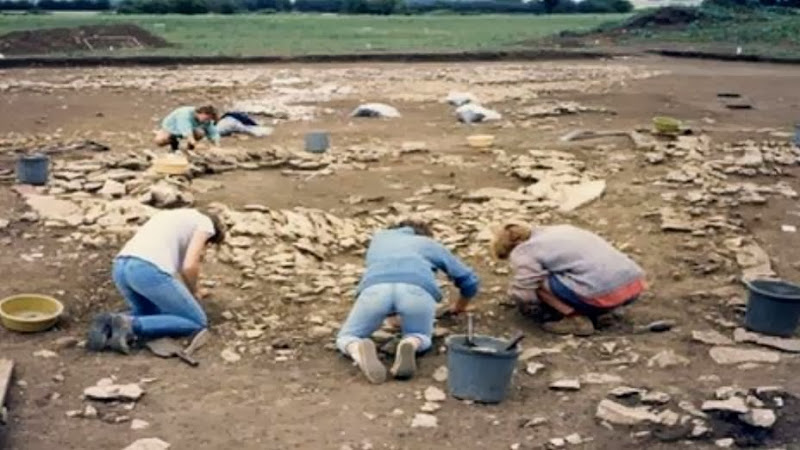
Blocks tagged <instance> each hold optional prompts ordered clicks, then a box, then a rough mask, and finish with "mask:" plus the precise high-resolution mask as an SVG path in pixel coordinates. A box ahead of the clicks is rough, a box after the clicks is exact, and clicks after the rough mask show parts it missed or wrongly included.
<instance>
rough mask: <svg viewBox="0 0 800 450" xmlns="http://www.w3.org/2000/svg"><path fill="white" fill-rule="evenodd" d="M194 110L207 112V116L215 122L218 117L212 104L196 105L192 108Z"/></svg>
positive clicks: (200, 112) (201, 112)
mask: <svg viewBox="0 0 800 450" xmlns="http://www.w3.org/2000/svg"><path fill="white" fill-rule="evenodd" d="M194 112H196V113H197V114H208V115H209V116H211V120H213V121H214V122H216V121H217V120H218V118H219V115H218V114H217V108H214V106H212V105H203V106H198V107H197V108H195V109H194Z"/></svg>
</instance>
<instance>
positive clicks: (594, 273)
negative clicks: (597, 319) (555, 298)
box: [509, 225, 645, 308]
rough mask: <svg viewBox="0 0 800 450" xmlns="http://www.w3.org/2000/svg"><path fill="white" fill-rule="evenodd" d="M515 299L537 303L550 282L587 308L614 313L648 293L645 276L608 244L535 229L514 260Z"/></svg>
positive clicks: (573, 230) (566, 228)
mask: <svg viewBox="0 0 800 450" xmlns="http://www.w3.org/2000/svg"><path fill="white" fill-rule="evenodd" d="M510 262H511V267H512V269H513V271H514V274H513V279H512V281H511V287H510V289H509V294H510V295H511V296H512V297H516V298H519V299H522V300H532V299H534V298H535V297H536V294H535V292H536V290H537V289H538V288H539V287H541V286H542V283H543V281H544V280H545V279H547V278H548V277H549V276H551V275H552V276H555V277H557V278H558V281H560V282H561V283H562V284H563V285H564V286H566V287H568V288H569V289H571V290H572V291H573V292H574V293H575V294H577V295H578V296H579V297H581V299H582V300H583V301H585V302H586V303H588V304H590V305H593V306H597V307H600V308H613V307H616V306H619V305H621V304H623V303H625V302H626V301H628V300H630V299H632V298H634V297H636V296H638V295H639V294H640V293H641V292H642V291H643V290H644V287H645V285H644V271H643V270H642V268H641V267H639V265H638V264H636V263H635V262H634V261H633V260H632V259H630V258H629V257H628V256H627V255H625V254H624V253H622V252H621V251H619V250H617V249H616V248H614V247H613V246H612V245H611V244H609V243H608V242H607V241H606V240H605V239H603V238H601V237H600V236H598V235H596V234H594V233H592V232H590V231H586V230H582V229H580V228H577V227H574V226H572V225H556V226H545V227H534V228H533V231H532V233H531V237H530V239H528V240H527V241H525V242H523V243H522V244H520V245H518V246H517V247H516V248H515V249H514V250H513V251H512V252H511V255H510Z"/></svg>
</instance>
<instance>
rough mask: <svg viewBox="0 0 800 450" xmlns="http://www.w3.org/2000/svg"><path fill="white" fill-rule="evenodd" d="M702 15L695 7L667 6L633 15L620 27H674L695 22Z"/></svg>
mask: <svg viewBox="0 0 800 450" xmlns="http://www.w3.org/2000/svg"><path fill="white" fill-rule="evenodd" d="M702 16H703V14H702V13H701V12H700V11H699V10H698V9H697V8H685V7H679V6H667V7H664V8H659V9H657V10H654V11H650V12H646V13H644V14H639V15H637V16H634V17H632V18H631V19H630V20H628V21H627V22H626V23H624V24H623V25H622V26H621V27H620V28H625V29H628V30H630V29H637V28H652V27H676V26H682V25H689V24H691V23H694V22H697V21H698V20H700V19H702Z"/></svg>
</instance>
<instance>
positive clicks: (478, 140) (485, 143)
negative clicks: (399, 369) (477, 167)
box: [467, 134, 494, 148]
mask: <svg viewBox="0 0 800 450" xmlns="http://www.w3.org/2000/svg"><path fill="white" fill-rule="evenodd" d="M467 143H468V144H469V145H470V147H475V148H486V147H491V146H492V144H494V136H492V135H491V134H475V135H472V136H468V137H467Z"/></svg>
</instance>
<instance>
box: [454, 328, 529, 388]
mask: <svg viewBox="0 0 800 450" xmlns="http://www.w3.org/2000/svg"><path fill="white" fill-rule="evenodd" d="M473 340H474V342H475V344H476V346H475V347H467V345H466V343H467V337H466V336H465V335H462V334H458V335H453V336H450V337H449V338H447V372H448V375H447V387H448V390H449V392H450V395H452V396H453V397H456V398H459V399H462V400H474V401H477V402H482V403H500V402H502V401H503V400H504V399H505V398H506V393H507V392H508V386H509V385H510V384H511V376H512V375H513V374H514V368H515V367H516V366H517V358H518V357H519V347H515V348H514V349H513V350H505V347H506V346H508V344H509V342H508V341H506V340H503V339H497V338H493V337H490V336H475V337H474V338H473Z"/></svg>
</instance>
